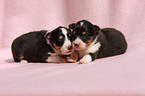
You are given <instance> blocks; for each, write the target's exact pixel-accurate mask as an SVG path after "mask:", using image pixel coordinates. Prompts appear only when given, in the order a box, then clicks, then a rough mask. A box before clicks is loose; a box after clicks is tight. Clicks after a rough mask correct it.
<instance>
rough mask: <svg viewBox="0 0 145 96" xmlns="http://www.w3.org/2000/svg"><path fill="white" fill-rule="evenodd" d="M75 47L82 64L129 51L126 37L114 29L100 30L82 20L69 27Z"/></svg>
mask: <svg viewBox="0 0 145 96" xmlns="http://www.w3.org/2000/svg"><path fill="white" fill-rule="evenodd" d="M69 28H70V30H71V31H72V35H73V36H72V42H73V44H72V45H73V47H74V48H75V49H76V50H77V52H78V54H79V58H80V61H79V62H80V63H90V62H91V61H93V60H95V59H96V58H104V57H108V56H114V55H119V54H123V53H124V52H125V51H126V49H127V42H126V40H125V37H124V35H123V34H122V33H121V32H120V31H118V30H116V29H114V28H104V29H100V28H99V26H97V25H93V24H92V23H90V22H89V21H86V20H81V21H78V22H77V23H76V24H75V23H72V24H70V25H69Z"/></svg>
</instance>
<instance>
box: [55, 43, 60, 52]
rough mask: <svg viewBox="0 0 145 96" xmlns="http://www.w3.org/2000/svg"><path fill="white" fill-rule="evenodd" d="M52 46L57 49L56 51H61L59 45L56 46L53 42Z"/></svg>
mask: <svg viewBox="0 0 145 96" xmlns="http://www.w3.org/2000/svg"><path fill="white" fill-rule="evenodd" d="M53 46H54V48H55V50H57V51H58V52H61V50H60V49H61V47H60V46H57V45H56V44H55V43H53Z"/></svg>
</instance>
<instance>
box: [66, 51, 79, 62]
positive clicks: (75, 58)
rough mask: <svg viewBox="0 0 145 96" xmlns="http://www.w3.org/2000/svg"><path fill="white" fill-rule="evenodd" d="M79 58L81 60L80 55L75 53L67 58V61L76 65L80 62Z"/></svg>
mask: <svg viewBox="0 0 145 96" xmlns="http://www.w3.org/2000/svg"><path fill="white" fill-rule="evenodd" d="M78 58H79V56H78V53H77V52H76V51H75V52H74V53H72V54H71V55H70V57H67V61H68V62H70V63H75V62H77V61H78Z"/></svg>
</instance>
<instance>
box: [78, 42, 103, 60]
mask: <svg viewBox="0 0 145 96" xmlns="http://www.w3.org/2000/svg"><path fill="white" fill-rule="evenodd" d="M100 46H101V44H100V42H97V43H96V44H93V45H90V46H89V47H87V48H86V49H84V50H78V51H77V52H78V53H79V58H82V57H84V56H85V55H86V54H89V53H95V52H97V51H98V50H99V48H100Z"/></svg>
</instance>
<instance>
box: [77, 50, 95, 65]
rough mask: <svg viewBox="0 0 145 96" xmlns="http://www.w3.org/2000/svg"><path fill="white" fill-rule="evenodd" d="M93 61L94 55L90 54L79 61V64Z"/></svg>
mask: <svg viewBox="0 0 145 96" xmlns="http://www.w3.org/2000/svg"><path fill="white" fill-rule="evenodd" d="M93 60H95V55H94V54H92V53H89V54H86V55H85V56H84V57H83V58H82V59H81V60H80V61H79V63H80V64H88V63H90V62H92V61H93Z"/></svg>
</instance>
